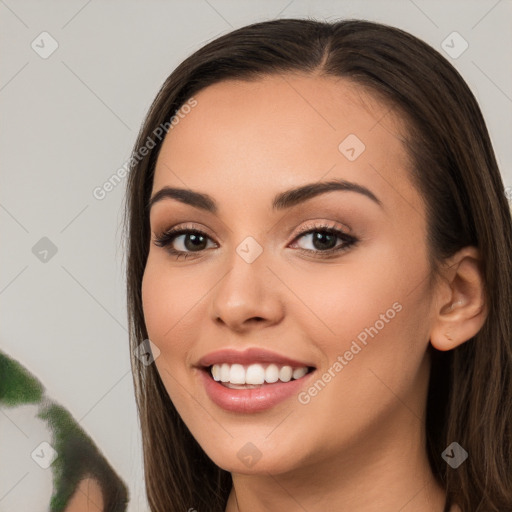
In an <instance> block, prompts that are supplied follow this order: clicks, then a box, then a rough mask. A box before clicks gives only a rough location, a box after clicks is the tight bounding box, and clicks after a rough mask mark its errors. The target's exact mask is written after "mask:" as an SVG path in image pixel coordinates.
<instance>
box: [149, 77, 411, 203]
mask: <svg viewBox="0 0 512 512" xmlns="http://www.w3.org/2000/svg"><path fill="white" fill-rule="evenodd" d="M194 98H195V100H196V101H197V104H196V105H195V106H194V107H193V108H191V109H190V110H189V111H188V113H187V114H185V115H183V117H181V118H180V121H179V123H178V124H176V125H175V126H174V127H173V128H172V130H170V131H169V133H168V134H167V136H166V138H165V140H164V142H163V144H162V148H161V151H160V154H159V157H158V161H157V165H156V169H155V175H154V183H153V191H155V190H159V189H160V188H161V187H163V186H179V187H185V188H192V189H194V190H199V191H205V192H208V193H209V194H210V195H212V196H214V197H218V198H226V199H229V200H230V201H231V202H232V205H233V206H235V205H236V204H238V205H242V203H244V202H247V201H248V199H249V197H252V198H254V199H255V200H258V201H259V200H261V201H268V197H269V196H270V195H271V196H273V195H274V194H275V193H277V192H279V191H280V190H283V189H286V188H291V187H294V186H300V185H301V184H304V183H310V182H312V181H319V180H322V179H329V178H342V179H346V180H348V181H353V182H357V183H360V184H362V185H364V186H367V187H368V188H372V190H374V191H375V192H376V195H379V191H380V192H381V195H382V194H384V193H385V194H387V195H389V192H390V187H391V189H393V190H394V191H395V195H396V196H397V197H392V198H391V201H398V200H400V199H399V196H403V195H409V196H410V195H413V196H415V197H409V199H410V200H411V201H413V202H414V201H416V202H417V201H419V200H420V198H419V197H418V195H417V194H416V193H415V191H414V190H413V189H412V184H411V182H410V179H409V176H408V173H409V169H410V162H409V158H408V155H407V153H406V151H405V149H404V146H403V142H402V141H403V135H402V134H403V133H405V127H404V122H403V121H402V119H401V117H400V116H399V115H398V114H397V112H396V111H395V109H394V108H393V107H392V106H391V105H390V104H388V103H386V102H383V101H382V100H379V99H378V98H377V97H376V96H375V95H372V94H371V93H369V92H368V91H367V90H364V89H363V88H361V87H360V86H358V85H356V84H354V83H352V82H350V81H348V80H346V79H339V78H333V77H325V76H304V75H292V74H289V75H276V76H269V77H264V78H259V79H257V80H251V81H239V80H229V81H224V82H220V83H217V84H214V85H211V86H208V87H206V88H205V89H203V90H201V91H200V92H199V93H198V94H196V95H195V96H194ZM230 192H231V193H230ZM249 192H250V196H249V195H248V194H249ZM402 200H403V198H402Z"/></svg>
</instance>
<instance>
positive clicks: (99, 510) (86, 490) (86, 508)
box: [65, 477, 104, 512]
mask: <svg viewBox="0 0 512 512" xmlns="http://www.w3.org/2000/svg"><path fill="white" fill-rule="evenodd" d="M103 510H104V504H103V494H102V491H101V487H100V485H99V483H98V482H97V481H96V480H95V479H94V478H90V477H88V478H84V479H83V480H81V481H80V484H79V485H78V487H77V489H76V491H75V494H73V496H72V498H71V500H70V501H69V503H68V505H67V507H66V510H65V512H103Z"/></svg>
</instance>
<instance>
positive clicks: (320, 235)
mask: <svg viewBox="0 0 512 512" xmlns="http://www.w3.org/2000/svg"><path fill="white" fill-rule="evenodd" d="M325 238H327V239H328V242H329V241H330V242H333V241H335V240H336V237H335V236H334V235H333V234H332V233H320V232H317V233H316V236H313V245H314V246H315V247H316V248H317V249H332V247H325V246H324V245H323V244H322V240H323V239H325ZM317 242H320V246H319V247H318V243H317ZM324 243H325V241H324ZM328 245H329V244H328ZM331 245H332V244H331Z"/></svg>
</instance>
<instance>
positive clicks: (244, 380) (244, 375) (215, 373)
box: [211, 363, 308, 386]
mask: <svg viewBox="0 0 512 512" xmlns="http://www.w3.org/2000/svg"><path fill="white" fill-rule="evenodd" d="M306 373H308V369H307V367H306V366H303V367H300V368H292V367H291V366H278V365H276V364H273V363H272V364H269V365H268V366H267V367H264V366H263V365H261V364H257V363H255V364H251V365H249V366H243V365H241V364H227V363H222V364H214V365H213V366H212V367H211V374H212V377H213V379H214V380H216V381H217V382H219V381H220V382H223V383H227V384H235V385H245V384H247V385H252V386H254V385H262V384H264V383H265V382H266V383H267V384H273V383H274V382H277V381H278V380H279V381H281V382H290V381H291V380H292V379H300V378H301V377H304V375H306Z"/></svg>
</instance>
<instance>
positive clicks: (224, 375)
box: [216, 363, 229, 382]
mask: <svg viewBox="0 0 512 512" xmlns="http://www.w3.org/2000/svg"><path fill="white" fill-rule="evenodd" d="M216 366H218V365H216ZM219 373H220V381H221V382H229V364H226V363H224V364H223V365H222V366H221V367H220V372H219Z"/></svg>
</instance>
